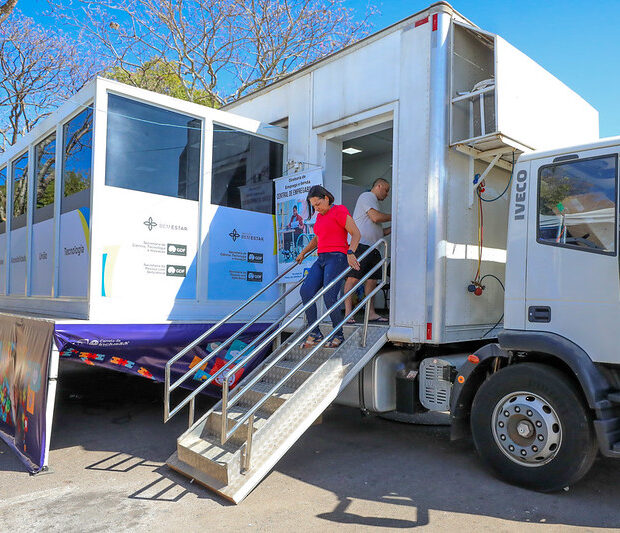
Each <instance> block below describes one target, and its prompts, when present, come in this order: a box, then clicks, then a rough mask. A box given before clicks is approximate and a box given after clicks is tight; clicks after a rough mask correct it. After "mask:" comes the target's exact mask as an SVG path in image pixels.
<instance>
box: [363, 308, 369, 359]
mask: <svg viewBox="0 0 620 533" xmlns="http://www.w3.org/2000/svg"><path fill="white" fill-rule="evenodd" d="M369 319H370V298H369V299H368V301H367V302H366V307H364V329H363V330H362V348H366V339H367V338H368V320H369Z"/></svg>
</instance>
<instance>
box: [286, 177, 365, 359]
mask: <svg viewBox="0 0 620 533" xmlns="http://www.w3.org/2000/svg"><path fill="white" fill-rule="evenodd" d="M308 201H309V202H310V204H311V205H312V207H313V208H314V210H315V211H317V213H318V214H317V217H316V222H315V224H314V237H313V238H312V240H311V241H310V242H309V243H308V246H306V247H305V248H304V249H303V250H302V252H301V253H300V254H299V255H298V256H297V259H296V261H297V262H298V263H300V264H301V262H302V261H303V260H304V257H305V256H306V254H307V253H309V252H310V251H311V250H312V249H313V248H315V247H316V248H317V249H318V250H317V251H318V253H319V258H318V259H317V260H316V261H315V262H314V264H313V265H312V267H311V268H310V271H309V272H308V275H307V276H306V279H305V280H304V282H303V284H302V286H301V289H300V294H301V299H302V301H303V302H304V304H305V303H307V302H309V301H310V300H311V299H312V297H313V296H314V295H315V294H316V293H317V292H319V291H320V290H321V288H322V287H325V286H327V285H329V283H330V282H331V281H333V280H334V279H335V278H337V277H338V275H340V274H342V272H343V271H344V270H345V269H346V268H347V267H351V268H353V269H355V270H359V268H360V264H359V263H358V261H357V258H356V257H355V250H356V249H357V245H358V244H359V242H360V230H359V229H358V228H357V226H356V225H355V222H354V221H353V217H351V215H350V213H349V210H348V209H347V208H346V207H345V206H344V205H334V196H333V195H332V194H331V193H330V192H329V191H328V190H327V189H325V188H324V187H321V186H320V185H315V186H314V187H312V188H311V189H310V191H309V192H308ZM349 235H351V244H349V243H348V236H349ZM343 282H344V277H343V278H342V279H340V280H339V281H338V283H336V284H334V286H333V287H332V288H331V289H329V290H328V291H327V292H326V293H325V294H324V295H323V300H324V301H325V306H326V308H327V309H329V308H330V307H332V306H333V305H334V304H335V303H336V300H338V294H340V289H342V284H343ZM329 317H330V318H331V321H332V325H333V327H334V328H336V326H337V325H338V324H339V323H340V322H341V321H342V309H340V308H336V309H334V310H333V311H332V312H331V313H330V315H329ZM306 318H307V319H308V324H313V323H314V322H316V319H317V311H316V304H314V305H312V306H310V307H309V308H308V309H307V310H306ZM322 338H323V334H322V333H321V329H320V328H319V326H318V324H317V325H316V327H315V328H314V329H313V330H312V331H311V332H310V335H309V336H308V338H307V339H306V341H305V342H304V344H303V345H302V348H310V347H312V346H315V345H316V344H317V343H318V342H320V341H321V339H322ZM343 341H344V334H343V332H342V328H339V329H338V331H337V332H336V333H335V334H334V336H333V337H332V339H331V341H329V342H328V343H327V344H326V345H325V346H326V347H328V348H335V347H337V346H340V345H341V344H342V342H343Z"/></svg>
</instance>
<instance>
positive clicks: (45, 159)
mask: <svg viewBox="0 0 620 533" xmlns="http://www.w3.org/2000/svg"><path fill="white" fill-rule="evenodd" d="M34 161H35V172H36V174H35V178H36V180H35V183H36V184H37V189H36V198H35V207H36V209H35V212H34V221H35V222H40V221H41V220H47V219H48V218H53V217H54V183H55V181H56V135H50V136H49V137H48V138H47V139H45V140H43V141H41V142H40V143H39V144H37V146H36V147H35V149H34Z"/></svg>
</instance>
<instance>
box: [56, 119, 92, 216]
mask: <svg viewBox="0 0 620 533" xmlns="http://www.w3.org/2000/svg"><path fill="white" fill-rule="evenodd" d="M92 150H93V109H92V107H89V108H87V109H85V110H84V111H82V112H81V113H80V114H79V115H77V116H76V117H75V118H73V119H72V120H70V121H69V122H67V123H66V124H65V125H64V127H63V158H64V161H63V173H62V190H63V195H62V202H61V211H62V212H63V213H66V212H68V211H73V210H74V209H79V208H80V207H89V206H90V180H91V164H92V162H91V156H92Z"/></svg>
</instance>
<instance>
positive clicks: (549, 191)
mask: <svg viewBox="0 0 620 533" xmlns="http://www.w3.org/2000/svg"><path fill="white" fill-rule="evenodd" d="M617 174H618V158H617V156H615V155H612V156H604V157H597V158H592V159H586V160H581V161H578V160H575V161H570V162H566V163H559V164H556V165H549V166H546V167H542V168H541V169H540V172H539V185H538V195H539V197H538V241H539V242H541V243H543V244H551V245H556V246H565V247H569V248H578V249H580V250H586V251H596V252H606V253H615V250H616V231H615V227H616V197H617V195H616V188H617Z"/></svg>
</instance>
